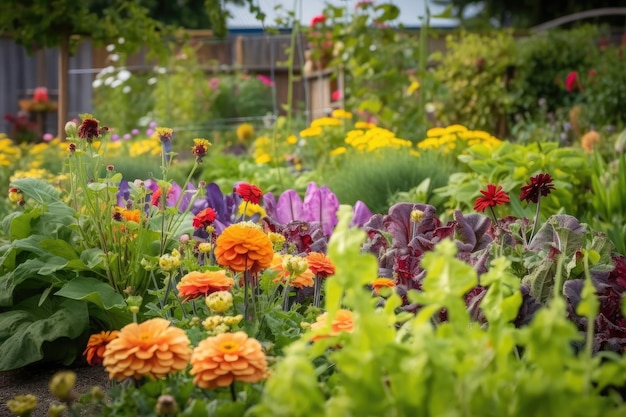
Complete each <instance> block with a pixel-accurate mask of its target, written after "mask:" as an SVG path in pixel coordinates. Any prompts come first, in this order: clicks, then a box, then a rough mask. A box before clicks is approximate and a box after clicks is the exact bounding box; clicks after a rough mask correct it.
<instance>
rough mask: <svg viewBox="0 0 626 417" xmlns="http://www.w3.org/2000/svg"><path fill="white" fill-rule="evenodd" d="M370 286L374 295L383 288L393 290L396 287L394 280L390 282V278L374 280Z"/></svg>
mask: <svg viewBox="0 0 626 417" xmlns="http://www.w3.org/2000/svg"><path fill="white" fill-rule="evenodd" d="M371 285H372V288H374V292H375V293H376V294H378V292H379V291H380V289H381V288H383V287H387V288H393V287H395V286H396V284H395V282H394V280H392V279H391V278H383V277H380V278H376V279H375V280H374V281H372V283H371Z"/></svg>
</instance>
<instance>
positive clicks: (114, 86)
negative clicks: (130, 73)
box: [111, 80, 122, 88]
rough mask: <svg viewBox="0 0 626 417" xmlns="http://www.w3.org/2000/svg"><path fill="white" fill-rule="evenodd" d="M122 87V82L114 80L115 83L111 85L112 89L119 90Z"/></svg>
mask: <svg viewBox="0 0 626 417" xmlns="http://www.w3.org/2000/svg"><path fill="white" fill-rule="evenodd" d="M120 85H122V81H120V80H114V81H113V82H112V83H111V88H117V87H119V86H120Z"/></svg>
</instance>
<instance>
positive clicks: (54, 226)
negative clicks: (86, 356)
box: [0, 179, 129, 370]
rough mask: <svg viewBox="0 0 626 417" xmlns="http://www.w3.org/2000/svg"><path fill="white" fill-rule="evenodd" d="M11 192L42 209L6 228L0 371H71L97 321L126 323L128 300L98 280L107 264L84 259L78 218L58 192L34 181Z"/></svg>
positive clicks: (89, 254)
mask: <svg viewBox="0 0 626 417" xmlns="http://www.w3.org/2000/svg"><path fill="white" fill-rule="evenodd" d="M12 185H13V186H15V187H18V188H19V189H20V191H21V192H22V193H23V195H24V196H25V197H26V198H28V199H29V200H31V201H33V202H34V203H35V204H36V205H37V208H35V209H33V210H31V211H27V212H15V213H13V214H12V215H10V216H7V217H6V218H5V219H4V220H3V222H2V227H3V229H4V233H5V234H6V236H7V237H8V238H9V240H8V242H6V243H5V244H4V245H3V246H1V247H0V323H4V324H2V325H1V326H0V328H2V329H4V330H3V331H2V333H1V336H0V351H1V352H2V354H1V355H0V369H2V370H7V369H14V368H18V367H21V366H24V365H27V364H30V363H33V362H36V361H39V360H53V361H61V362H63V363H65V364H69V363H71V362H73V361H74V360H75V359H76V356H77V354H79V353H80V352H79V350H80V346H81V345H82V341H83V340H84V338H85V337H86V335H87V334H88V332H89V330H90V326H91V325H92V322H93V320H98V321H99V322H100V323H102V324H104V325H106V326H111V327H118V326H121V325H123V324H126V323H127V322H128V321H129V316H128V314H127V313H126V312H125V311H124V310H122V308H121V307H122V306H124V300H123V298H122V296H121V295H119V294H117V293H114V291H113V289H112V288H111V287H110V286H109V285H108V284H105V283H104V282H102V281H101V279H96V278H95V277H98V276H100V277H102V275H101V274H103V272H104V271H103V264H102V258H101V257H100V256H99V255H98V254H95V253H94V252H93V251H82V252H81V248H80V245H78V241H79V239H80V237H79V233H78V232H77V230H76V213H75V212H74V210H73V209H72V208H71V207H69V206H68V205H66V204H65V203H64V202H63V201H62V200H61V198H60V194H59V192H58V191H57V190H55V189H54V188H53V187H52V186H51V185H49V184H47V183H45V182H44V181H42V180H36V179H23V180H16V181H14V182H13V183H12ZM48 342H50V343H54V345H51V344H50V343H48ZM52 346H54V348H53V347H52Z"/></svg>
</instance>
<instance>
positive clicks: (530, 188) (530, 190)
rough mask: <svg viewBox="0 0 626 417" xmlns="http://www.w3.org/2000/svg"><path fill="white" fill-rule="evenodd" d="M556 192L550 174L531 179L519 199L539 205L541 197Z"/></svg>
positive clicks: (523, 188)
mask: <svg viewBox="0 0 626 417" xmlns="http://www.w3.org/2000/svg"><path fill="white" fill-rule="evenodd" d="M552 190H554V184H552V177H551V176H550V174H539V175H536V176H534V177H530V184H528V185H525V186H523V187H522V192H521V193H520V196H519V199H520V201H521V200H526V202H531V201H532V202H533V203H537V202H538V201H539V195H542V196H544V197H545V196H547V195H548V194H550V192H551V191H552Z"/></svg>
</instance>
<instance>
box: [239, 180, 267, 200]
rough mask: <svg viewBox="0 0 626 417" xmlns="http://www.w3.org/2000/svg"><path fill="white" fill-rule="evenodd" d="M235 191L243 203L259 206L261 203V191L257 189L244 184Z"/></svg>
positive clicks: (254, 186)
mask: <svg viewBox="0 0 626 417" xmlns="http://www.w3.org/2000/svg"><path fill="white" fill-rule="evenodd" d="M235 191H236V192H237V194H239V196H240V197H241V198H243V199H244V201H247V202H248V203H254V204H259V203H260V202H261V197H263V191H261V189H260V188H259V187H257V186H256V185H252V184H248V183H245V182H242V183H241V184H239V185H238V186H237V189H236V190H235Z"/></svg>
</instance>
